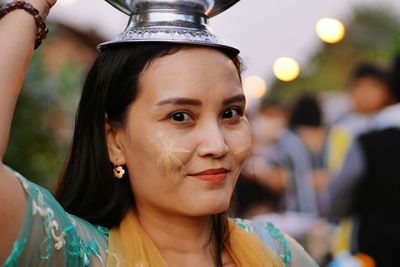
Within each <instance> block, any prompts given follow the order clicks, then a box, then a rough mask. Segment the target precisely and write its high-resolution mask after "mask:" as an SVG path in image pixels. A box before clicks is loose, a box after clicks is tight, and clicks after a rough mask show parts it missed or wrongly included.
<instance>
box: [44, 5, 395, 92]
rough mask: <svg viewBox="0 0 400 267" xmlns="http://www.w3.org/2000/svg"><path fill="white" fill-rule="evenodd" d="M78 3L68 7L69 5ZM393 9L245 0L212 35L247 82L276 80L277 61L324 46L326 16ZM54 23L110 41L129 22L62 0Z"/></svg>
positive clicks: (304, 57)
mask: <svg viewBox="0 0 400 267" xmlns="http://www.w3.org/2000/svg"><path fill="white" fill-rule="evenodd" d="M71 1H72V2H74V3H73V4H71V3H70V4H69V5H68V2H71ZM359 4H369V5H373V6H382V5H389V6H390V7H392V8H393V9H395V10H398V12H399V14H400V1H399V0H303V1H299V0H278V1H276V0H275V1H272V0H241V1H240V2H238V3H237V4H236V5H234V6H233V7H231V8H230V9H228V10H227V11H225V12H223V13H221V14H220V15H217V16H216V17H214V18H211V19H210V24H211V28H212V30H213V32H214V33H215V34H217V35H218V36H219V37H220V38H222V40H224V42H225V43H226V44H229V45H232V46H235V47H237V48H238V49H240V50H241V56H242V58H243V59H244V62H245V65H246V67H247V68H246V71H245V72H244V77H245V78H246V77H248V76H252V75H257V76H260V77H262V78H263V79H265V81H266V82H267V85H268V83H269V82H270V81H271V80H272V77H273V74H272V65H273V62H274V61H275V60H276V59H277V58H279V57H282V56H289V57H292V58H294V59H295V60H297V61H298V62H299V64H300V66H303V65H305V64H307V61H308V59H309V58H310V56H311V55H312V54H313V51H315V49H316V48H318V46H319V45H320V44H321V41H320V40H319V38H318V37H317V35H316V33H315V24H316V22H317V21H318V20H319V19H320V18H323V17H330V18H336V19H339V20H341V21H343V22H344V23H345V24H346V21H348V20H349V15H350V14H351V10H352V8H353V7H354V6H357V5H359ZM50 18H53V19H57V20H58V21H61V22H64V23H66V24H68V25H71V26H75V27H81V28H83V29H87V30H88V29H91V30H95V31H96V32H98V33H99V34H101V35H103V36H104V37H106V38H108V39H111V38H112V37H113V36H115V35H116V34H118V33H120V32H121V31H122V30H123V29H124V28H125V26H126V24H127V22H128V17H127V16H126V15H125V14H122V13H121V12H119V11H118V10H117V9H115V8H114V7H112V6H111V5H109V4H108V3H107V2H106V1H104V0H58V3H57V5H56V6H55V7H54V8H53V10H52V13H51V15H50Z"/></svg>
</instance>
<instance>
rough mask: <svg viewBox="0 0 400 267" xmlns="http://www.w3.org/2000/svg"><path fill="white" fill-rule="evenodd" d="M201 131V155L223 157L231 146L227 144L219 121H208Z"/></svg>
mask: <svg viewBox="0 0 400 267" xmlns="http://www.w3.org/2000/svg"><path fill="white" fill-rule="evenodd" d="M202 128H203V129H202V131H200V132H199V139H200V142H199V146H198V149H197V151H198V155H199V156H200V157H212V158H215V159H217V158H222V157H224V156H225V155H226V154H227V153H228V151H229V148H228V146H227V144H226V142H225V141H226V140H225V136H224V133H223V131H222V130H221V128H220V126H219V124H218V123H217V122H214V123H208V124H207V125H204V126H203V127H202Z"/></svg>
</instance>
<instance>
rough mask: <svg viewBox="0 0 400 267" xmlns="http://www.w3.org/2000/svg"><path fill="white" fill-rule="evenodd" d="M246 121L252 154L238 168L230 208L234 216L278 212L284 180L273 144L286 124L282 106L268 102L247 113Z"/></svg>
mask: <svg viewBox="0 0 400 267" xmlns="http://www.w3.org/2000/svg"><path fill="white" fill-rule="evenodd" d="M250 124H251V127H252V129H253V144H252V154H251V156H250V157H249V159H248V160H247V161H246V163H245V165H244V167H243V168H242V172H241V174H240V177H239V180H238V184H237V187H236V189H235V196H234V200H235V201H234V202H233V207H232V208H233V210H234V211H235V213H236V216H238V217H245V218H252V217H254V216H257V215H260V214H266V213H275V212H279V211H280V206H281V205H280V202H281V198H282V194H283V193H284V191H285V189H286V183H287V173H286V171H285V169H284V166H282V164H281V162H282V160H281V158H280V153H279V151H278V146H277V144H278V142H279V139H280V137H281V135H282V133H283V131H285V128H286V124H287V119H286V109H285V108H284V107H283V106H282V105H281V104H280V103H277V102H268V103H267V104H266V105H262V106H261V107H260V108H259V109H258V110H257V111H256V112H255V114H252V116H250Z"/></svg>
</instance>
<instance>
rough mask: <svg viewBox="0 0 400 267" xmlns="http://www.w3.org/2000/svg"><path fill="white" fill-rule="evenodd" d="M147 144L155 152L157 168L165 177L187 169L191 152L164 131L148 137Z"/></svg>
mask: <svg viewBox="0 0 400 267" xmlns="http://www.w3.org/2000/svg"><path fill="white" fill-rule="evenodd" d="M146 140H147V143H148V144H149V145H150V147H151V148H152V150H153V153H154V163H155V167H156V168H157V169H158V170H160V171H161V172H162V173H163V174H165V175H170V174H172V173H175V172H176V171H177V170H178V171H183V170H184V169H185V163H186V162H187V158H189V157H190V150H188V149H186V148H184V147H181V146H179V145H178V144H179V142H177V141H176V140H175V139H173V138H171V137H169V136H168V135H167V134H166V133H164V132H162V131H157V132H156V133H154V134H148V135H146Z"/></svg>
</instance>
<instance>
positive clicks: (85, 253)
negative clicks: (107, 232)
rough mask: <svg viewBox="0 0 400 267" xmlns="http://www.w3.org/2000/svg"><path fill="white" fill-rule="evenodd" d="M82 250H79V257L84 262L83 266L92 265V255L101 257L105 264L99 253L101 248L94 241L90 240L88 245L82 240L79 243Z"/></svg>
mask: <svg viewBox="0 0 400 267" xmlns="http://www.w3.org/2000/svg"><path fill="white" fill-rule="evenodd" d="M79 245H80V248H79V257H80V258H81V259H82V260H83V265H84V266H88V265H89V263H90V260H89V258H90V257H91V256H92V253H93V254H94V255H96V256H98V257H99V259H100V261H101V262H102V263H103V261H102V259H101V257H100V253H99V248H98V247H97V244H96V242H94V241H93V240H89V241H88V242H87V243H85V242H83V240H81V241H80V242H79Z"/></svg>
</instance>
